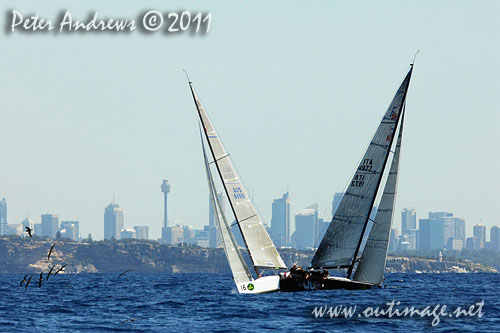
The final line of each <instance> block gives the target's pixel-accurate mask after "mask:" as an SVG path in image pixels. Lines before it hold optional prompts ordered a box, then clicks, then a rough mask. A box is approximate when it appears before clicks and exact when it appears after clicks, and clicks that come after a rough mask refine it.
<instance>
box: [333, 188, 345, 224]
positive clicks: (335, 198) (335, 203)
mask: <svg viewBox="0 0 500 333" xmlns="http://www.w3.org/2000/svg"><path fill="white" fill-rule="evenodd" d="M343 197H344V193H335V194H334V195H333V200H332V218H333V216H335V212H336V211H337V208H339V205H340V202H341V201H342V198H343Z"/></svg>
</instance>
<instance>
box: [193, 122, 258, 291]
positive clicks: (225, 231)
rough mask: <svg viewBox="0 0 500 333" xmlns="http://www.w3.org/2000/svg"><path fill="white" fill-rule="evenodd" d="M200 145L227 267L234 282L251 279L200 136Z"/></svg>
mask: <svg viewBox="0 0 500 333" xmlns="http://www.w3.org/2000/svg"><path fill="white" fill-rule="evenodd" d="M200 136H201V131H200ZM201 146H202V148H203V158H204V159H205V170H206V172H207V181H208V189H209V192H210V200H211V201H212V206H213V207H214V209H215V212H216V214H215V223H216V224H217V229H219V231H220V233H221V239H222V245H223V247H224V252H225V253H226V257H227V261H228V263H229V267H230V268H231V272H232V273H233V278H234V282H236V284H238V283H241V282H249V281H252V280H253V278H252V274H251V273H250V271H249V269H248V266H247V265H246V263H245V260H244V259H243V255H242V254H241V251H240V249H239V248H238V244H237V243H236V240H235V239H234V236H233V233H232V232H231V230H230V227H229V224H228V223H227V220H226V216H225V215H224V213H223V211H222V209H221V204H220V202H219V197H218V196H217V195H216V188H215V184H214V180H213V178H212V172H211V171H210V166H209V164H208V160H207V154H206V152H205V145H204V144H203V137H201ZM221 221H222V223H221Z"/></svg>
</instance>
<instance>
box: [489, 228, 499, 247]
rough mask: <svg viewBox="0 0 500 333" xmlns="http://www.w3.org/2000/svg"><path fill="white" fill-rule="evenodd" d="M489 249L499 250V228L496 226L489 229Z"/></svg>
mask: <svg viewBox="0 0 500 333" xmlns="http://www.w3.org/2000/svg"><path fill="white" fill-rule="evenodd" d="M490 243H491V249H492V250H493V251H495V252H500V228H499V227H497V226H494V227H491V229H490Z"/></svg>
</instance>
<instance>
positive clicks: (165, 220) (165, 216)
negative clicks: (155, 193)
mask: <svg viewBox="0 0 500 333" xmlns="http://www.w3.org/2000/svg"><path fill="white" fill-rule="evenodd" d="M161 192H162V193H163V227H162V228H161V239H162V241H163V242H164V243H167V244H170V243H168V242H167V238H168V235H167V226H168V214H167V194H169V193H170V184H169V183H168V180H166V179H163V182H162V184H161Z"/></svg>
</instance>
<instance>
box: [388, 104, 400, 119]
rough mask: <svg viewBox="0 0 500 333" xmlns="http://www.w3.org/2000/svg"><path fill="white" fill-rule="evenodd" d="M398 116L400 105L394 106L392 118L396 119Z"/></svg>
mask: <svg viewBox="0 0 500 333" xmlns="http://www.w3.org/2000/svg"><path fill="white" fill-rule="evenodd" d="M397 117H398V107H397V106H395V107H393V108H392V111H391V116H390V118H391V120H396V118H397Z"/></svg>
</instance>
